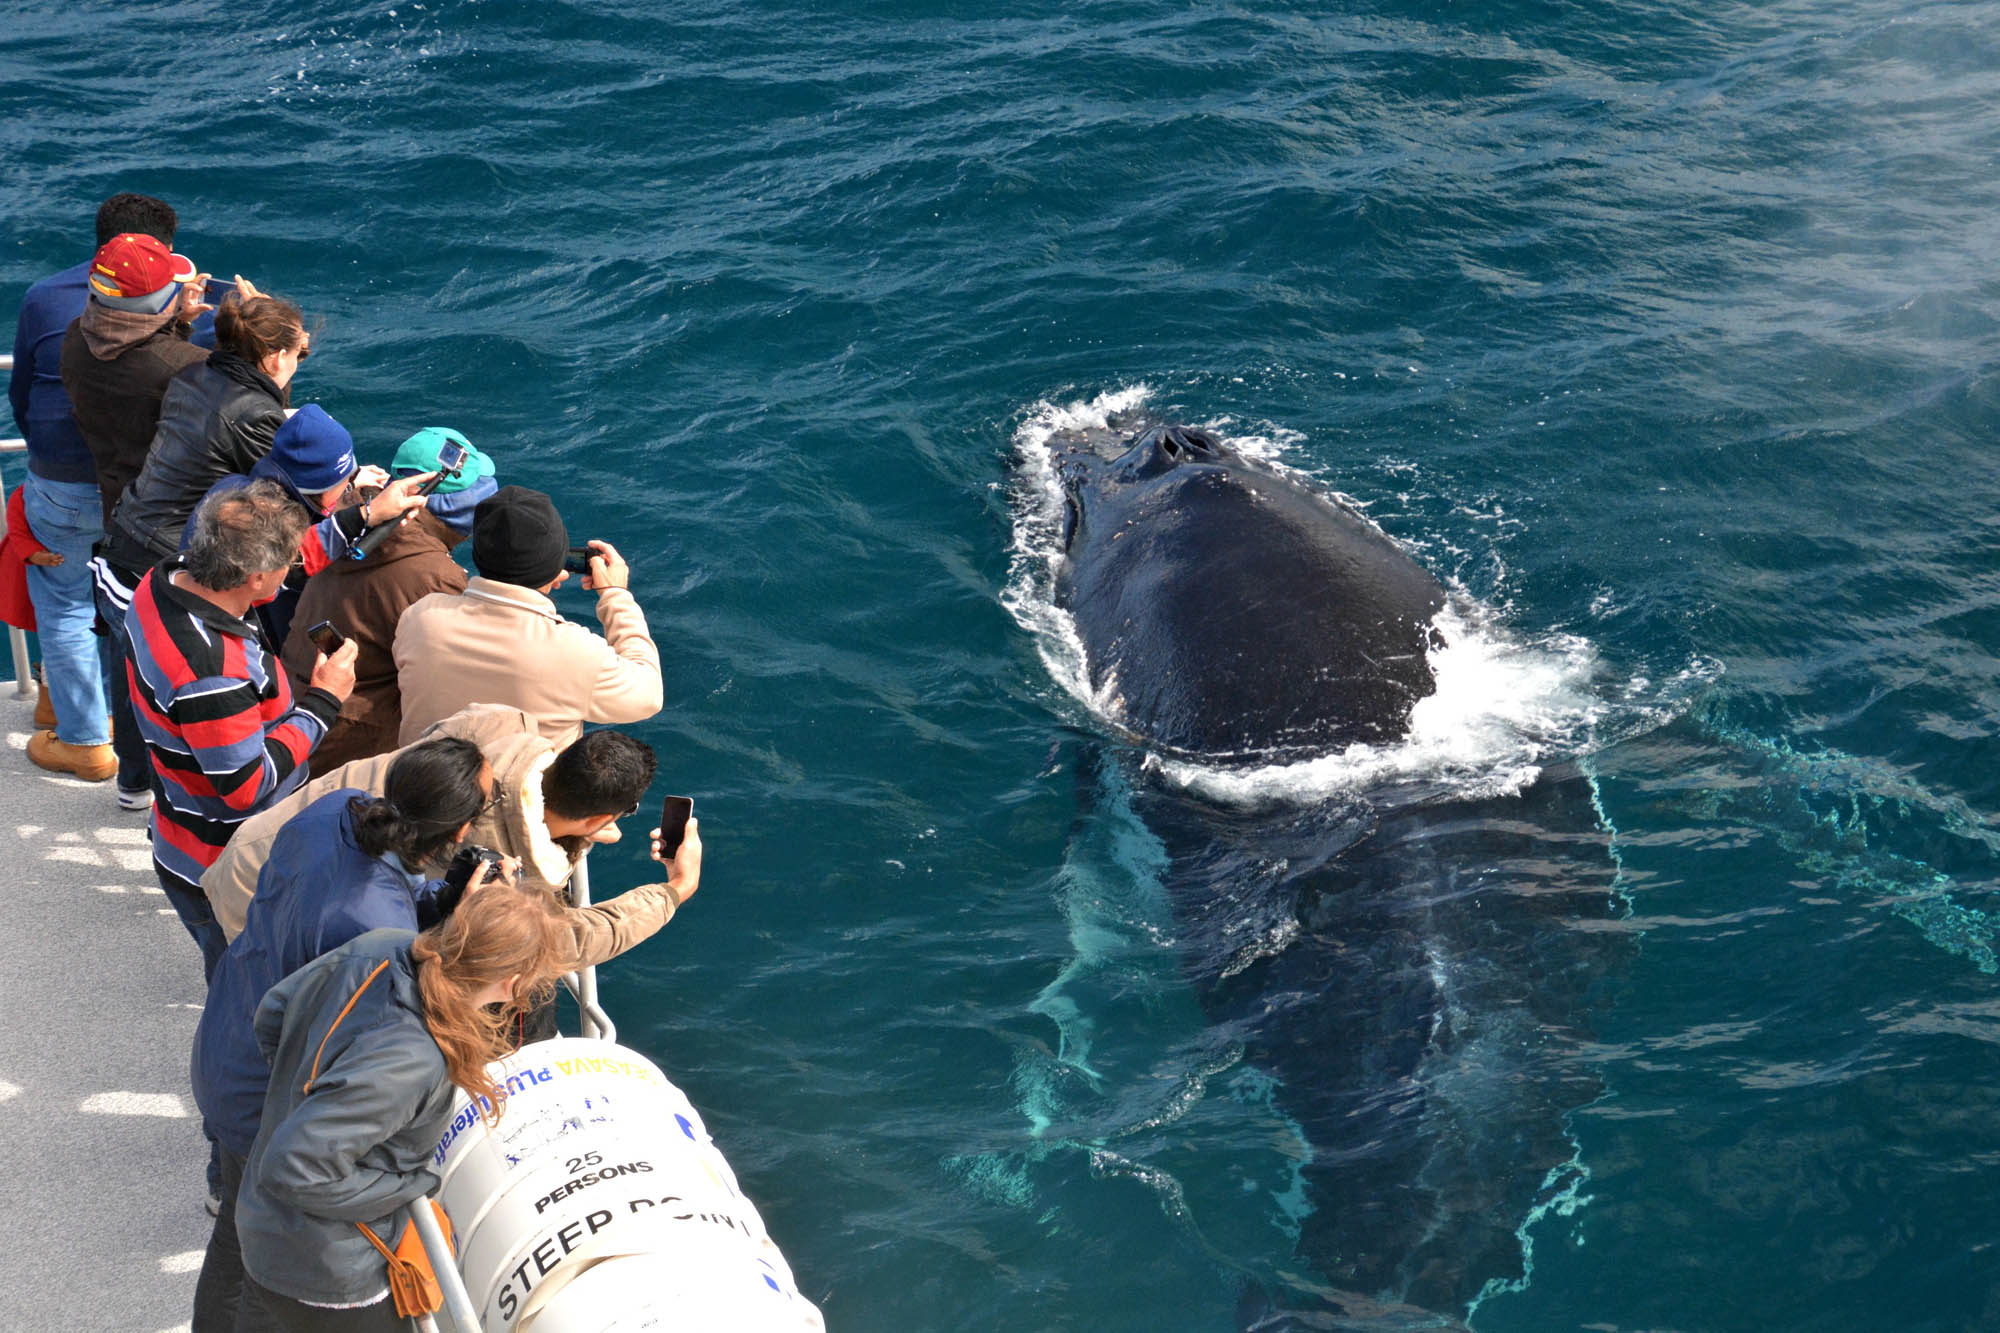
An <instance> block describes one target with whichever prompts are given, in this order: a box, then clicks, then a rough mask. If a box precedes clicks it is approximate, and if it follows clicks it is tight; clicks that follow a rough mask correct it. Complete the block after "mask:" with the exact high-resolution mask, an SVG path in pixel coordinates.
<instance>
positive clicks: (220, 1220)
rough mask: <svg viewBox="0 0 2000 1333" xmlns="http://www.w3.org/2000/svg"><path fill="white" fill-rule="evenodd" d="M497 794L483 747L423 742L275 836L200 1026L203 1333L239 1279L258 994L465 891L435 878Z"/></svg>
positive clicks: (257, 1112)
mask: <svg viewBox="0 0 2000 1333" xmlns="http://www.w3.org/2000/svg"><path fill="white" fill-rule="evenodd" d="M493 799H494V781H493V770H492V769H491V767H490V766H489V765H488V764H487V762H486V759H485V756H483V755H481V754H480V753H479V747H478V746H476V745H474V744H472V743H471V742H470V741H462V740H454V739H450V738H444V739H439V740H432V741H426V742H425V743H424V744H422V745H413V746H411V747H410V748H409V749H408V750H406V751H404V752H403V754H402V755H401V756H399V757H398V758H397V760H396V762H395V763H394V764H393V765H391V766H390V769H389V775H388V779H387V781H386V783H385V784H384V788H383V792H382V794H381V795H379V796H370V795H369V794H368V793H366V792H362V791H358V790H355V789H353V788H344V789H341V790H337V791H332V792H328V793H327V794H326V795H324V796H321V797H320V798H319V799H317V800H315V801H314V802H313V803H312V804H311V805H310V806H308V807H307V808H306V809H305V810H303V811H301V812H300V813H299V815H298V817H297V818H295V819H293V820H291V821H290V822H289V823H287V824H286V825H285V827H284V831H283V832H282V833H281V834H280V835H279V837H278V839H277V841H276V843H275V845H274V846H273V847H272V849H271V856H270V858H269V859H268V860H267V861H266V862H265V863H264V869H263V872H262V873H261V874H260V875H259V876H258V888H257V896H256V898H255V900H254V901H253V902H252V903H251V905H250V913H249V920H248V923H247V924H246V926H245V928H244V930H243V933H242V934H240V935H238V936H236V938H235V939H234V940H232V941H230V945H229V948H228V950H227V951H226V952H225V953H224V954H223V955H222V961H221V962H220V963H218V964H217V965H216V968H215V976H214V979H213V980H212V981H211V982H210V984H209V988H208V1000H207V1002H206V1003H205V1004H204V1005H203V1006H202V1012H201V1021H200V1023H199V1024H197V1025H196V1027H195V1034H194V1060H193V1066H192V1071H191V1072H192V1076H193V1087H194V1100H195V1105H196V1106H197V1107H198V1108H200V1110H201V1120H202V1128H203V1130H204V1131H206V1132H207V1134H208V1136H209V1137H210V1138H211V1139H213V1140H214V1141H215V1143H216V1144H217V1145H218V1146H219V1148H220V1149H221V1182H220V1183H221V1190H220V1194H219V1197H220V1198H221V1201H222V1206H221V1208H220V1210H219V1211H218V1212H217V1214H216V1218H215V1228H214V1233H213V1234H212V1235H211V1236H210V1238H209V1243H208V1256H207V1258H206V1260H205V1261H204V1262H203V1264H202V1268H201V1278H200V1280H199V1282H197V1283H196V1286H195V1320H194V1323H195V1328H196V1329H197V1330H201V1329H206V1328H211V1327H212V1328H216V1329H228V1328H229V1327H230V1318H231V1315H232V1313H233V1311H234V1310H235V1308H236V1305H237V1293H238V1292H239V1291H240V1289H241V1287H242V1282H243V1268H242V1263H241V1260H240V1259H239V1258H238V1255H237V1245H236V1229H235V1228H236V1216H235V1202H236V1201H235V1195H234V1191H235V1189H236V1188H237V1186H238V1185H239V1184H240V1183H241V1181H242V1178H243V1165H244V1160H245V1159H246V1158H247V1157H248V1156H249V1155H250V1147H251V1144H252V1143H253V1142H254V1141H255V1139H256V1137H257V1124H258V1118H259V1117H260V1116H261V1115H262V1114H263V1108H264V1097H265V1094H266V1092H267V1091H269V1088H270V1081H271V1067H270V1064H269V1062H268V1061H266V1059H265V1058H264V1054H263V1052H262V1051H261V1050H259V1049H258V1046H257V1037H256V1033H255V1031H254V1022H255V1018H256V1012H257V1002H258V1001H259V1000H260V999H262V998H263V996H264V993H265V992H266V991H268V990H270V988H271V987H272V986H274V985H276V984H277V983H278V982H280V981H282V980H283V979H284V978H286V977H287V976H290V975H291V974H292V973H293V972H296V971H298V969H300V968H301V967H304V966H305V965H306V964H307V963H309V962H311V961H312V960H313V959H315V958H317V957H319V956H320V955H321V954H324V953H331V952H332V951H333V950H335V949H337V948H339V947H340V946H341V945H343V944H345V943H347V942H348V941H349V940H351V939H354V938H355V937H357V936H359V935H363V934H366V933H367V932H368V931H371V930H382V929H391V930H415V929H417V928H419V927H422V926H430V925H435V924H436V923H437V922H438V921H439V920H440V919H442V918H443V917H444V916H445V915H447V914H448V912H449V909H450V907H451V905H452V903H453V902H454V901H455V896H456V895H455V892H454V891H453V889H452V888H450V887H448V886H447V884H446V883H445V881H444V880H441V879H439V878H438V877H437V876H438V875H439V874H440V873H441V872H442V871H443V869H444V863H445V862H446V861H447V860H448V859H449V858H450V857H451V855H452V853H454V852H455V851H457V850H458V848H459V845H460V844H461V843H462V842H463V841H464V840H465V835H466V833H467V831H468V830H469V829H470V828H471V827H472V821H473V820H474V819H476V818H478V817H479V815H480V814H481V813H483V812H484V811H485V810H486V809H487V808H488V807H489V806H490V805H491V804H492V803H493ZM491 872H492V867H489V866H486V865H481V866H479V867H478V869H477V873H475V874H471V875H468V876H467V877H465V878H463V879H460V880H458V881H456V892H458V893H478V892H482V891H483V886H484V884H485V882H486V880H487V878H488V876H489V873H491ZM505 872H506V867H505V866H503V867H502V868H501V872H500V873H502V874H504V873H505Z"/></svg>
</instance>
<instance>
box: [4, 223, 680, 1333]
mask: <svg viewBox="0 0 2000 1333" xmlns="http://www.w3.org/2000/svg"><path fill="white" fill-rule="evenodd" d="M176 227H177V218H176V216H175V213H174V210H173V209H172V208H171V207H169V206H168V205H167V204H166V203H164V202H163V201H161V200H158V199H153V198H150V197H148V196H145V195H137V194H120V195H116V196H113V197H112V198H111V199H108V200H106V201H105V203H104V204H103V206H102V207H101V208H100V209H99V210H98V214H97V249H96V251H95V253H94V254H93V255H92V256H91V258H90V259H88V260H86V261H85V262H83V263H80V264H78V265H76V266H75V267H73V268H70V269H67V270H65V271H63V272H60V273H57V274H54V275H53V276H51V277H49V278H46V279H44V280H42V281H41V282H38V283H36V284H35V285H34V286H33V287H32V288H30V289H29V291H28V293H27V295H26V297H25V299H24V300H23V302H22V305H21V313H20V319H19V323H18V325H17V331H16V338H15V353H14V355H15V360H14V367H13V375H12V380H11V381H10V385H9V399H10V402H11V404H12V407H13V413H14V419H15V422H16V423H17V425H18V426H19V427H20V429H21V432H22V435H23V437H24V439H25V440H26V442H27V455H28V458H27V478H26V480H25V482H24V483H23V485H22V487H21V488H20V490H19V491H18V492H17V493H16V494H15V496H14V497H12V498H11V500H10V519H9V524H8V533H9V536H8V542H7V545H6V547H5V549H4V550H0V585H4V586H0V594H4V593H5V592H6V591H8V590H11V591H12V592H13V594H14V596H13V597H9V596H6V595H0V612H4V613H5V614H6V618H7V619H8V620H9V621H10V623H19V622H20V621H21V620H23V619H27V620H30V621H31V622H32V623H31V624H30V625H29V626H28V627H30V628H34V629H35V630H36V631H37V633H38V635H39V637H40V642H41V647H42V672H43V677H44V688H43V691H42V694H41V702H40V704H39V705H38V709H37V726H38V727H39V728H40V729H39V730H38V731H37V732H36V733H35V735H34V736H33V738H32V739H31V740H30V742H29V745H28V755H29V758H30V759H31V760H33V761H34V762H35V763H36V764H38V765H39V766H41V767H42V768H44V769H48V770H51V771H53V772H59V773H67V774H71V775H74V776H75V777H77V778H79V779H82V780H83V781H85V782H94V783H101V782H111V783H112V784H113V786H114V789H115V794H116V804H117V806H118V807H119V808H120V809H123V810H126V811H133V812H148V811H149V812H150V817H149V825H148V827H149V830H150V833H151V839H152V860H153V868H154V871H155V873H156V875H157V877H158V880H159V884H160V887H161V889H162V890H163V891H164V892H165V893H166V896H167V898H168V900H169V901H170V902H171V903H172V904H173V907H174V909H175V911H176V912H177V913H178V914H179V916H180V919H181V921H182V923H183V924H184V925H185V926H186V928H187V931H188V933H189V935H190V936H191V937H192V938H193V939H194V941H195V943H196V945H197V946H198V947H199V949H200V954H201V958H202V965H203V973H204V976H205V978H206V979H207V982H208V986H209V991H208V1000H207V1003H206V1005H205V1006H204V1010H203V1013H202V1018H201V1022H200V1025H199V1027H198V1029H197V1031H196V1037H195V1042H194V1050H193V1057H192V1079H193V1091H194V1096H195V1101H196V1104H197V1105H198V1106H199V1108H200V1110H201V1113H202V1122H203V1126H204V1129H205V1131H206V1133H207V1136H208V1138H209V1140H210V1145H211V1159H210V1163H209V1186H210V1195H211V1197H210V1207H211V1210H212V1211H214V1212H215V1214H216V1220H215V1226H214V1229H213V1232H212V1235H211V1239H210V1242H209V1249H208V1255H207V1259H206V1262H205V1264H204V1267H203V1269H202V1274H201V1278H200V1281H199V1284H198V1287H197V1292H196V1300H195V1314H194V1322H193V1328H194V1333H218V1331H220V1330H251V1329H312V1330H322V1329H324V1330H336V1329H338V1330H349V1329H352V1330H362V1329H391V1328H401V1327H404V1326H405V1325H404V1320H403V1319H402V1317H401V1316H400V1315H398V1314H397V1312H396V1309H395V1304H394V1303H393V1302H392V1301H391V1300H390V1299H389V1291H388V1282H387V1278H386V1273H387V1263H388V1262H389V1261H388V1260H387V1259H385V1256H384V1254H383V1253H382V1250H383V1249H384V1248H385V1247H387V1246H393V1245H395V1243H396V1239H397V1238H396V1236H395V1235H394V1234H384V1233H393V1232H394V1231H396V1230H399V1229H400V1228H399V1227H398V1225H397V1221H396V1219H397V1217H398V1215H399V1214H400V1213H401V1212H402V1211H403V1209H404V1208H405V1206H406V1205H407V1204H409V1203H410V1202H411V1201H412V1200H415V1199H417V1198H420V1197H421V1196H422V1195H424V1194H426V1193H428V1192H429V1191H430V1190H431V1189H432V1188H433V1187H434V1186H435V1185H436V1179H435V1177H434V1176H433V1175H432V1174H431V1172H430V1171H429V1169H428V1167H429V1164H430V1155H431V1150H432V1148H433V1147H434V1146H435V1144H436V1143H437V1141H438V1138H439V1135H440V1134H441V1133H442V1131H443V1129H444V1127H445V1124H446V1121H447V1119H448V1117H449V1113H450V1106H451V1101H452V1089H453V1088H454V1087H457V1088H462V1089H465V1090H466V1091H468V1092H470V1093H472V1094H473V1095H474V1098H475V1102H477V1099H478V1098H479V1097H482V1096H483V1097H485V1098H487V1099H489V1100H488V1101H487V1102H486V1103H483V1104H484V1105H489V1106H491V1107H492V1108H493V1113H494V1114H497V1113H498V1112H499V1110H500V1109H501V1108H502V1107H503V1105H504V1100H505V1099H504V1092H503V1090H502V1089H498V1088H495V1087H493V1086H492V1084H491V1081H490V1079H488V1077H487V1075H486V1072H485V1070H486V1065H487V1064H488V1062H489V1061H491V1060H493V1059H495V1058H497V1057H498V1056H500V1055H502V1054H504V1053H505V1052H506V1051H508V1050H510V1049H512V1048H513V1047H515V1046H517V1045H519V1044H521V1043H523V1042H527V1041H533V1040H538V1039H540V1038H543V1037H546V1036H550V1035H553V1034H554V1032H555V1010H554V1003H553V982H554V980H555V978H556V977H558V976H559V975H561V974H562V973H564V972H568V971H571V970H573V969H576V968H579V967H588V966H593V965H595V964H597V963H601V962H603V961H605V960H607V959H609V958H611V957H614V956H616V955H617V954H619V953H622V952H624V951H625V950H627V949H629V948H631V947H632V946H633V945H635V944H637V943H639V942H641V941H642V940H644V939H646V938H648V937H649V936H651V935H652V934H653V933H654V932H655V931H657V930H658V929H659V928H660V927H661V926H662V925H663V924H664V923H665V922H666V920H667V919H668V918H669V917H670V916H672V915H673V913H674V911H675V910H676V909H677V908H678V907H679V906H680V905H681V904H682V903H683V902H685V901H686V899H687V898H688V896H689V895H691V894H692V893H693V892H694V891H695V890H696V888H697V887H698V885H699V883H700V872H701V850H702V849H701V838H700V833H699V829H698V825H697V824H696V823H695V822H694V821H690V822H689V824H688V829H687V833H686V836H685V838H684V840H683V841H682V842H681V843H680V845H679V848H678V850H676V851H674V852H673V853H672V855H671V859H669V860H665V861H663V862H662V863H663V864H664V865H665V866H666V870H667V873H666V875H665V877H664V879H663V880H662V881H661V882H658V883H651V884H645V885H641V886H639V887H637V888H634V889H631V890H629V891H627V892H625V893H623V894H620V895H619V896H617V897H615V898H612V899H610V900H609V901H606V902H604V903H601V904H597V905H594V906H586V907H577V906H573V905H570V904H569V903H568V902H567V900H566V899H565V898H564V897H563V896H562V890H563V886H564V885H565V884H566V882H567V881H568V880H569V878H570V876H571V874H572V872H573V871H574V870H575V868H576V866H577V865H578V863H579V862H580V861H581V859H582V857H583V855H584V853H585V852H586V851H587V850H588V849H589V847H590V846H591V845H592V844H593V843H598V842H607V841H613V840H616V839H617V837H618V836H619V831H618V826H617V821H618V820H619V819H620V818H621V817H624V816H627V815H630V814H633V813H636V812H637V811H638V810H639V808H640V807H641V805H642V803H643V800H644V796H645V793H646V790H647V788H648V787H649V786H650V785H651V783H652V779H653V775H654V768H655V756H654V754H653V752H652V750H651V749H650V748H649V747H648V746H646V745H645V744H644V743H643V742H641V741H639V740H637V739H636V738H634V737H632V736H629V735H627V734H625V733H622V732H619V731H615V730H605V729H600V730H594V731H588V732H586V731H585V730H584V728H585V726H586V724H590V723H599V724H604V723H629V722H637V721H640V720H642V719H644V718H647V717H650V716H652V715H653V714H654V713H656V712H658V711H659V708H660V706H661V702H662V682H661V675H660V659H659V653H658V650H657V649H656V647H655V646H654V644H653V641H652V638H651V636H650V635H649V633H648V631H647V628H646V621H645V617H644V615H643V614H642V613H641V612H640V610H639V606H638V603H637V602H636V600H635V599H634V598H633V596H632V594H631V592H630V590H629V580H630V572H629V570H628V568H627V566H626V563H625V561H624V560H623V558H622V557H620V555H619V554H618V552H617V551H616V550H615V549H614V548H613V547H612V546H611V545H610V544H609V543H608V542H603V541H592V542H590V543H588V544H587V546H586V547H582V548H574V547H571V546H570V544H569V537H568V534H567V531H566V529H565V527H564V524H563V520H562V517H561V515H560V514H559V512H558V511H557V509H556V506H555V505H554V503H553V502H552V501H551V500H550V498H549V497H548V496H547V495H544V494H542V493H541V492H538V491H533V490H528V489H526V488H523V487H519V486H501V485H500V484H499V482H498V480H497V478H496V476H495V464H494V461H493V459H492V458H491V457H490V456H489V455H487V454H486V453H484V452H482V451H480V450H479V449H477V448H476V447H474V446H473V445H472V443H471V441H470V440H468V439H466V438H465V436H463V435H461V434H459V433H458V432H456V431H453V430H449V429H446V428H442V427H435V426H433V427H427V428H425V429H422V430H418V431H416V432H415V433H414V434H412V435H410V436H409V438H407V439H406V440H404V441H403V442H402V444H401V445H400V446H399V447H398V448H397V449H396V450H395V451H394V454H393V457H392V458H391V459H390V461H389V464H388V466H387V467H386V468H385V467H379V466H366V465H361V464H359V463H358V462H357V459H356V455H355V448H354V443H353V440H352V437H351V436H350V434H349V432H348V431H347V430H346V429H345V428H344V427H342V426H341V425H340V423H339V422H338V421H337V420H336V419H335V418H334V417H333V416H332V415H330V414H329V413H327V412H326V411H325V410H323V409H322V408H320V407H319V406H317V405H308V406H305V407H301V408H298V409H296V410H294V409H292V407H291V397H292V390H293V387H294V384H295V377H296V376H297V374H298V373H299V370H300V367H301V365H302V364H303V363H304V362H305V360H306V359H307V358H308V357H309V356H310V355H311V354H312V351H313V332H314V331H313V330H312V329H309V328H308V326H307V321H306V318H305V316H304V315H303V314H302V312H301V311H300V310H299V308H298V307H297V306H295V305H293V304H292V303H291V302H289V301H286V300H283V299H281V298H279V297H277V296H274V295H271V294H269V293H266V292H264V291H262V290H260V289H259V288H258V287H257V286H256V285H255V284H253V283H251V282H250V281H248V280H246V279H242V278H240V277H239V278H237V279H236V280H234V281H233V282H229V283H216V282H212V281H211V280H210V275H208V274H207V273H204V272H201V271H199V269H198V268H197V266H196V265H194V264H193V263H192V262H191V261H189V260H187V259H186V258H184V257H183V256H181V255H178V254H176V253H174V251H173V244H174V237H175V231H176ZM467 539H469V540H470V542H471V562H472V566H473V568H474V570H476V571H477V573H476V576H473V577H470V578H468V576H467V574H466V572H465V571H464V569H463V568H462V567H461V566H460V565H459V563H458V562H457V560H456V559H455V558H454V555H453V551H454V548H456V547H457V546H459V545H460V544H461V543H463V542H465V541H466V540H467ZM572 572H577V573H580V574H581V582H582V587H583V588H584V589H585V590H586V591H588V592H590V593H592V594H594V596H595V600H596V609H597V616H598V620H599V622H600V625H601V627H602V630H603V634H602V636H600V635H598V634H596V633H593V632H592V631H591V630H589V629H587V628H585V627H584V626H581V625H578V624H575V623H572V622H569V621H566V620H565V619H564V618H563V617H562V616H561V614H560V613H559V612H558V611H557V610H556V606H555V603H554V601H553V600H551V596H550V594H551V593H553V592H554V591H555V590H556V589H557V588H558V587H559V586H561V585H562V584H563V583H564V582H565V581H566V580H567V579H568V578H569V577H570V576H571V573H572ZM23 584H24V585H25V588H24V589H23V587H22V585H23ZM23 591H25V597H21V596H20V595H19V594H20V593H21V592H23ZM328 626H331V628H332V630H333V631H334V634H333V635H332V636H331V637H330V636H329V635H328V634H327V627H328ZM335 639H339V640H341V641H340V642H339V644H338V646H337V647H333V648H332V649H331V651H329V650H328V645H330V644H332V643H333V641H334V640H335ZM654 838H655V841H654V844H653V855H654V858H655V860H661V859H662V849H661V847H660V845H659V842H658V840H657V839H658V830H655V831H654ZM377 1242H382V1244H380V1245H378V1244H377Z"/></svg>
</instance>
